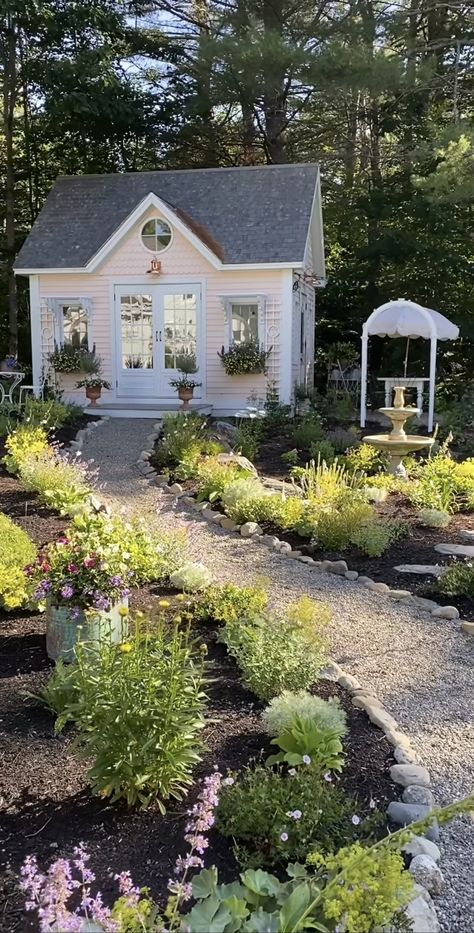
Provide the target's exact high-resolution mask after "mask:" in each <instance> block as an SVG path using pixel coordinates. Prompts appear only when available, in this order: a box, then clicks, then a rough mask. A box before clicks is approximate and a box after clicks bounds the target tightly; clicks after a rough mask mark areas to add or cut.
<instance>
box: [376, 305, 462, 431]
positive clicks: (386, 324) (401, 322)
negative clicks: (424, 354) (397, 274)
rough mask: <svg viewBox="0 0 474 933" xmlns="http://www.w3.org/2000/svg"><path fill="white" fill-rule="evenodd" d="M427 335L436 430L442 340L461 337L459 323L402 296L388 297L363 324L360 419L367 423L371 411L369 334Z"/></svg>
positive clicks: (430, 427) (431, 409)
mask: <svg viewBox="0 0 474 933" xmlns="http://www.w3.org/2000/svg"><path fill="white" fill-rule="evenodd" d="M373 335H377V336H378V337H408V338H414V337H423V338H424V339H425V340H429V341H430V343H431V352H430V387H429V408H428V431H432V430H433V421H434V398H435V380H436V351H437V346H438V340H456V339H457V338H458V337H459V327H456V325H455V324H452V323H451V321H448V318H446V317H444V315H442V314H440V313H439V311H432V310H431V309H430V308H424V307H423V306H422V305H419V304H416V302H415V301H406V300H405V299H403V298H399V299H398V300H397V301H387V303H386V304H384V305H381V306H380V308H376V309H375V311H372V314H371V315H370V316H369V317H368V318H367V320H366V322H365V324H364V326H363V328H362V365H361V369H362V372H361V392H360V423H361V427H364V426H365V419H366V415H367V348H368V342H369V337H370V336H373Z"/></svg>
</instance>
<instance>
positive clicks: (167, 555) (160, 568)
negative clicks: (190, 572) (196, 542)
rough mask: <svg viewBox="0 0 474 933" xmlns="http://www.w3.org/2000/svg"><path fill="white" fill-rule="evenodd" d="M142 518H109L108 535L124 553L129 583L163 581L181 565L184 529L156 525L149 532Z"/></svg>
mask: <svg viewBox="0 0 474 933" xmlns="http://www.w3.org/2000/svg"><path fill="white" fill-rule="evenodd" d="M146 524H147V523H146V521H145V519H134V520H132V521H131V522H124V521H123V520H122V519H121V518H119V517H118V516H114V517H113V518H112V519H111V526H110V529H111V530H110V535H111V536H112V538H113V541H114V542H115V544H116V545H117V546H119V547H120V549H121V550H122V551H124V552H125V553H126V554H127V555H128V556H127V561H128V565H129V568H130V571H131V574H132V584H133V586H142V585H143V584H144V583H150V582H152V581H153V582H163V581H166V580H168V579H169V577H170V576H171V574H172V573H174V571H175V570H178V568H179V567H181V566H182V564H183V557H185V555H186V550H187V541H186V532H185V531H184V530H180V529H177V530H175V531H174V530H173V531H170V530H168V529H166V528H159V529H158V530H157V531H155V532H151V531H149V530H148V529H147V527H146Z"/></svg>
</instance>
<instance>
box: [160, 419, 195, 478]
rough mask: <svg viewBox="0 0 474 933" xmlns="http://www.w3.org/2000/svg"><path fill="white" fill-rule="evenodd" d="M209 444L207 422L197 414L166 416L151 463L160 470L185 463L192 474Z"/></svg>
mask: <svg viewBox="0 0 474 933" xmlns="http://www.w3.org/2000/svg"><path fill="white" fill-rule="evenodd" d="M207 443H208V432H207V420H206V419H205V418H203V417H202V416H201V415H199V414H197V412H189V414H182V413H178V414H176V415H165V418H164V421H163V433H162V437H161V439H160V442H159V444H158V446H157V447H156V449H155V451H154V453H153V456H152V457H151V462H152V463H153V464H154V465H155V466H156V467H157V468H158V469H161V468H162V467H165V466H167V467H171V468H174V467H177V466H178V464H182V463H185V464H187V465H188V466H189V469H190V471H191V472H190V473H189V475H192V471H193V470H194V469H195V466H196V463H197V461H198V459H199V457H200V456H201V454H203V453H204V452H205V450H206V445H207Z"/></svg>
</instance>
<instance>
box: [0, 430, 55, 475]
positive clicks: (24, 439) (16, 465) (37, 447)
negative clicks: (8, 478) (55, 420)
mask: <svg viewBox="0 0 474 933" xmlns="http://www.w3.org/2000/svg"><path fill="white" fill-rule="evenodd" d="M48 446H49V444H48V435H47V432H46V431H45V429H44V428H43V427H39V426H36V425H30V424H27V423H24V424H19V425H18V426H17V427H16V428H15V430H14V431H12V433H11V434H9V435H8V437H7V440H6V442H5V448H6V451H7V453H6V454H5V457H4V458H3V463H4V464H5V466H6V468H7V470H8V472H9V473H18V470H19V469H20V466H21V464H22V462H23V460H24V459H25V458H26V457H35V456H37V455H39V454H43V453H44V452H45V451H46V450H47V449H48Z"/></svg>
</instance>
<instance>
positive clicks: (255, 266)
mask: <svg viewBox="0 0 474 933" xmlns="http://www.w3.org/2000/svg"><path fill="white" fill-rule="evenodd" d="M215 258H216V259H217V257H215ZM217 261H218V263H219V265H217V266H216V268H218V269H219V270H220V271H222V272H245V271H247V269H250V270H251V271H260V270H262V271H264V270H271V269H294V271H295V272H300V271H302V270H303V263H302V262H301V260H298V261H297V262H235V263H231V262H228V263H222V262H221V261H220V260H217ZM92 271H93V270H92V269H91V267H90V266H79V267H76V268H70V269H48V267H47V266H46V267H45V268H43V269H14V272H15V275H90V274H91V272H92Z"/></svg>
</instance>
